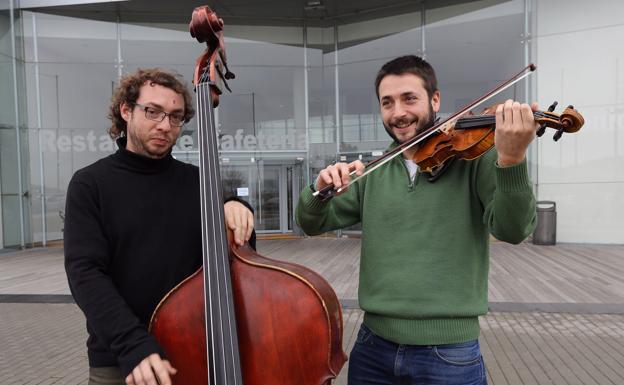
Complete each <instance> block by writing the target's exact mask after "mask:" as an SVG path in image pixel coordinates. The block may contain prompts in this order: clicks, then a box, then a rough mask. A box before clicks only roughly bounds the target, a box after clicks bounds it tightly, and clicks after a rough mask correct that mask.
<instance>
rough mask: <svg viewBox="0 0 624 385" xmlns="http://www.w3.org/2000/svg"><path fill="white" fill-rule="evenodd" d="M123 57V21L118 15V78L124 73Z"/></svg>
mask: <svg viewBox="0 0 624 385" xmlns="http://www.w3.org/2000/svg"><path fill="white" fill-rule="evenodd" d="M122 63H123V59H122V58H121V22H120V18H119V15H117V65H116V67H117V79H121V76H122V75H123V64H122Z"/></svg>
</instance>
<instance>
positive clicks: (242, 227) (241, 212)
mask: <svg viewBox="0 0 624 385" xmlns="http://www.w3.org/2000/svg"><path fill="white" fill-rule="evenodd" d="M224 212H225V223H226V226H227V227H228V229H230V230H232V233H233V234H234V242H236V244H237V245H240V246H242V245H243V244H244V243H245V242H246V241H248V240H249V238H251V233H252V232H253V228H254V220H253V214H252V212H251V211H250V210H249V209H248V208H247V206H245V205H244V204H242V203H240V202H237V201H229V202H227V203H226V204H225V206H224Z"/></svg>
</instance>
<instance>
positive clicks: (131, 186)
mask: <svg viewBox="0 0 624 385" xmlns="http://www.w3.org/2000/svg"><path fill="white" fill-rule="evenodd" d="M120 144H122V146H123V144H125V143H120ZM241 202H242V203H244V204H246V202H244V201H241ZM246 206H247V207H249V208H250V209H251V207H250V206H249V205H248V204H246ZM200 215H201V213H200V197H199V170H198V168H197V167H196V166H193V165H190V164H187V163H183V162H180V161H178V160H175V159H173V157H172V156H171V155H170V154H169V155H168V156H166V157H164V158H162V159H151V158H147V157H144V156H141V155H138V154H135V153H132V152H130V151H127V150H125V149H120V150H118V151H117V152H116V153H115V154H113V155H110V156H108V157H106V158H104V159H101V160H99V161H97V162H95V163H94V164H92V165H90V166H88V167H85V168H83V169H81V170H79V171H77V172H76V173H75V174H74V176H73V178H72V180H71V181H70V183H69V187H68V189H67V202H66V210H65V230H64V231H65V234H64V238H65V269H66V271H67V277H68V280H69V287H70V289H71V292H72V295H73V296H74V299H75V300H76V303H77V304H78V306H79V307H80V308H81V309H82V311H83V312H84V314H85V316H86V318H87V331H88V333H89V339H88V341H87V347H88V354H89V365H90V366H92V367H102V366H119V367H120V368H121V371H122V374H123V375H124V377H125V376H126V375H128V374H129V373H130V372H131V371H132V369H133V368H134V367H135V366H136V365H137V364H138V363H139V362H141V360H143V358H145V357H147V356H148V355H150V354H152V353H159V354H161V355H163V352H162V350H161V348H160V347H159V346H158V344H157V342H156V340H155V339H154V338H153V337H152V336H151V335H150V334H148V332H147V325H148V323H149V320H150V317H151V315H152V313H153V311H154V309H155V308H156V306H157V305H158V303H159V301H160V300H161V299H162V298H163V297H164V295H165V294H166V293H167V292H169V291H170V290H171V289H172V288H173V287H175V286H176V285H177V284H178V283H180V282H181V281H182V280H183V279H184V278H186V277H188V276H189V275H191V274H192V273H194V272H195V271H196V270H197V269H198V268H199V267H200V266H201V263H202V261H201V259H202V257H201V256H202V249H201V219H200ZM250 243H251V245H252V246H254V247H255V232H254V234H253V236H252V239H251V240H250Z"/></svg>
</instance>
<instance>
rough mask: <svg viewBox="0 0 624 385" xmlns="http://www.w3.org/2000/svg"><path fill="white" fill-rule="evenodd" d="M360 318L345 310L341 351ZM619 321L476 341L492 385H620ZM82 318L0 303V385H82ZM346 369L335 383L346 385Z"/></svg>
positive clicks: (61, 310)
mask: <svg viewBox="0 0 624 385" xmlns="http://www.w3.org/2000/svg"><path fill="white" fill-rule="evenodd" d="M361 319H362V312H361V311H360V310H357V309H348V310H345V311H344V320H345V334H344V348H345V351H346V352H347V353H348V352H349V351H350V350H351V348H352V346H353V342H354V340H355V336H356V334H357V329H358V327H359V325H360V322H361ZM623 324H624V315H604V314H591V315H586V314H569V313H512V312H510V313H502V312H492V313H490V314H488V315H487V316H486V317H483V318H482V319H481V326H482V334H481V338H480V342H481V346H482V350H483V355H484V357H485V362H486V365H487V368H488V381H489V383H490V384H493V385H516V384H517V385H521V384H522V385H524V384H534V385H546V384H555V385H607V384H611V385H621V384H624V329H623V328H622V325H623ZM86 337H87V335H86V330H85V327H84V318H83V315H82V313H81V312H80V310H79V309H78V307H77V306H76V305H74V304H27V303H0V346H1V347H2V349H0V384H2V385H18V384H20V385H21V384H29V385H30V384H32V385H34V384H68V385H74V384H86V379H87V372H88V364H87V357H86V348H85V345H84V344H85V341H86ZM347 367H348V363H347V366H345V368H344V369H343V371H342V372H341V374H340V376H339V377H338V379H337V380H336V381H335V382H334V384H335V385H346V383H347V382H346V373H347Z"/></svg>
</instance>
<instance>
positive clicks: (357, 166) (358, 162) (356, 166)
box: [349, 160, 365, 176]
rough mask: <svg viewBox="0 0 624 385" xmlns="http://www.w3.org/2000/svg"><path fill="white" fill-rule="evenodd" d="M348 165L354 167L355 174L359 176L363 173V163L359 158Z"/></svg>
mask: <svg viewBox="0 0 624 385" xmlns="http://www.w3.org/2000/svg"><path fill="white" fill-rule="evenodd" d="M349 167H350V168H351V167H353V168H354V169H355V175H357V176H360V175H362V174H364V168H365V167H364V163H362V161H361V160H356V161H355V162H351V163H349Z"/></svg>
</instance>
